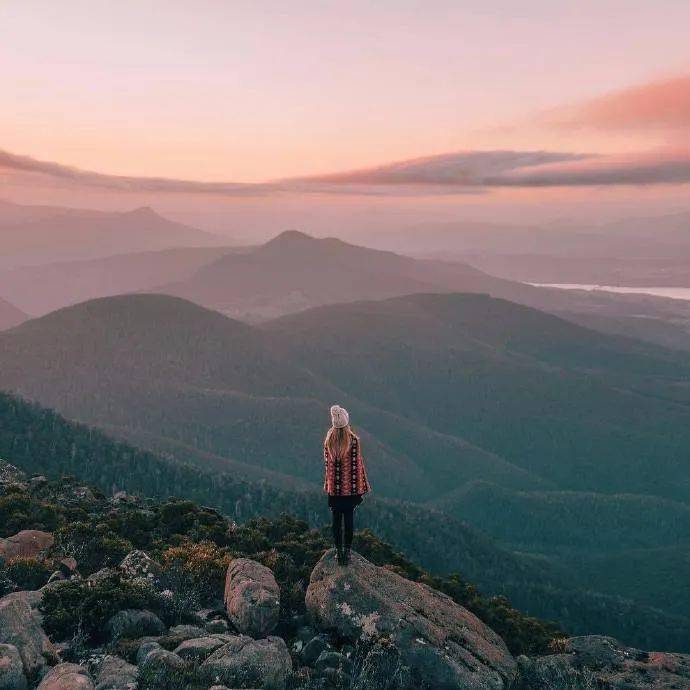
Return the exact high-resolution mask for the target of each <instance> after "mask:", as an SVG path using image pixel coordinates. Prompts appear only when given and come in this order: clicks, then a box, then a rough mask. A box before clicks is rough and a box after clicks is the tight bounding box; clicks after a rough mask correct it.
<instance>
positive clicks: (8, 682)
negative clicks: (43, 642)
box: [0, 644, 29, 690]
mask: <svg viewBox="0 0 690 690" xmlns="http://www.w3.org/2000/svg"><path fill="white" fill-rule="evenodd" d="M28 687H29V686H28V683H27V682H26V676H25V675H24V665H23V664H22V658H21V656H19V651H18V650H17V648H16V647H15V646H14V645H11V644H0V690H26V689H27V688H28Z"/></svg>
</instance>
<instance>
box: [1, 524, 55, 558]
mask: <svg viewBox="0 0 690 690" xmlns="http://www.w3.org/2000/svg"><path fill="white" fill-rule="evenodd" d="M53 541H54V539H53V535H52V534H51V533H50V532H43V531H41V530H39V529H24V530H22V531H21V532H17V534H14V535H12V536H11V537H7V539H0V561H3V560H5V561H8V560H10V558H40V557H42V556H44V555H45V554H46V552H47V551H48V549H50V547H51V546H52V545H53Z"/></svg>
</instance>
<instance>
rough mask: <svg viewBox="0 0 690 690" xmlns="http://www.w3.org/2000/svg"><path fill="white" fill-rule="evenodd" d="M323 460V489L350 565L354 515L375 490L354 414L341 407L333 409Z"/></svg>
mask: <svg viewBox="0 0 690 690" xmlns="http://www.w3.org/2000/svg"><path fill="white" fill-rule="evenodd" d="M323 459H324V463H325V465H326V479H325V480H324V483H323V489H324V491H325V492H326V493H327V494H328V507H329V508H330V509H331V513H332V514H333V541H334V542H335V548H336V549H337V550H338V563H340V564H341V565H347V564H348V563H349V562H350V548H351V546H352V531H353V517H354V516H353V513H354V510H355V508H356V507H357V506H358V505H359V504H360V503H361V502H362V496H364V494H366V493H368V492H369V491H371V485H370V484H369V480H368V479H367V473H366V470H365V468H364V458H363V457H362V448H361V444H360V442H359V438H358V437H357V436H356V435H355V434H354V432H353V431H352V429H351V428H350V415H349V414H348V412H347V410H346V409H345V408H344V407H340V405H333V407H331V428H330V429H329V430H328V433H327V434H326V439H325V441H324V443H323ZM343 526H344V528H345V529H344V532H345V533H344V535H343ZM343 536H344V539H343Z"/></svg>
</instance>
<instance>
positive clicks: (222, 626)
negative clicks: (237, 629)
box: [204, 618, 230, 634]
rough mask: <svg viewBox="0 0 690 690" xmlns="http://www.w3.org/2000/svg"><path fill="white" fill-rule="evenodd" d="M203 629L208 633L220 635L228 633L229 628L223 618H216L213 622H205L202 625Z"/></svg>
mask: <svg viewBox="0 0 690 690" xmlns="http://www.w3.org/2000/svg"><path fill="white" fill-rule="evenodd" d="M204 629H205V630H206V632H208V633H221V634H222V633H226V632H228V630H230V626H229V625H228V622H227V621H226V620H224V619H223V618H216V619H215V620H212V621H207V622H206V623H205V624H204Z"/></svg>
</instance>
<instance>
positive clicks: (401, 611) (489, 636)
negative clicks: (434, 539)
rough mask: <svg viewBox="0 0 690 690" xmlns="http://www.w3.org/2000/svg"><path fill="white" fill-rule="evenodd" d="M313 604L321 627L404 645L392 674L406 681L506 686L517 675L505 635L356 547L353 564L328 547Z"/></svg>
mask: <svg viewBox="0 0 690 690" xmlns="http://www.w3.org/2000/svg"><path fill="white" fill-rule="evenodd" d="M306 604H307V610H308V611H309V613H310V614H311V616H312V618H313V620H314V621H315V623H316V624H317V627H319V628H320V629H322V630H325V631H328V632H333V633H335V634H337V635H338V636H339V637H340V638H344V639H345V640H347V641H351V642H355V641H360V642H363V643H369V644H375V643H377V642H379V641H383V640H387V641H390V643H391V645H392V646H393V647H394V648H395V650H396V651H397V657H396V658H397V667H396V669H395V670H394V672H393V675H397V676H398V677H399V678H405V680H404V682H405V685H401V686H400V687H405V688H410V689H412V688H415V689H417V688H434V689H435V690H443V689H446V688H447V689H448V690H450V689H451V688H465V689H466V690H494V689H495V690H501V689H503V688H508V687H509V686H510V684H511V682H512V679H513V678H514V676H515V671H516V663H515V660H514V659H513V657H512V656H511V654H510V652H509V651H508V649H507V647H506V645H505V643H504V642H503V640H502V639H501V638H500V637H499V636H498V635H497V634H496V633H495V632H494V631H493V630H491V629H490V628H489V627H487V626H486V625H484V623H482V622H481V621H480V620H479V619H478V618H477V617H476V616H475V615H474V614H472V613H470V612H469V611H467V610H466V609H465V608H463V607H462V606H460V605H459V604H456V603H455V602H454V601H453V600H452V599H451V598H450V597H448V596H446V595H445V594H442V593H441V592H438V591H436V590H434V589H432V588H431V587H428V586H427V585H424V584H421V583H418V582H412V581H410V580H406V579H405V578H403V577H401V576H400V575H398V574H396V573H394V572H392V571H390V570H387V569H385V568H379V567H377V566H375V565H373V564H372V563H370V562H369V561H367V560H366V559H365V558H362V556H360V555H359V554H357V553H355V552H352V555H351V561H350V564H349V566H348V567H343V566H341V565H339V564H338V562H337V560H336V557H335V549H331V550H329V551H327V552H326V553H325V554H324V555H323V557H322V558H321V560H320V561H319V562H318V563H317V564H316V566H315V568H314V570H313V571H312V574H311V579H310V582H309V587H308V588H307V595H306ZM364 663H365V664H366V660H365V661H364ZM408 670H409V673H408ZM401 682H402V681H401Z"/></svg>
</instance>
